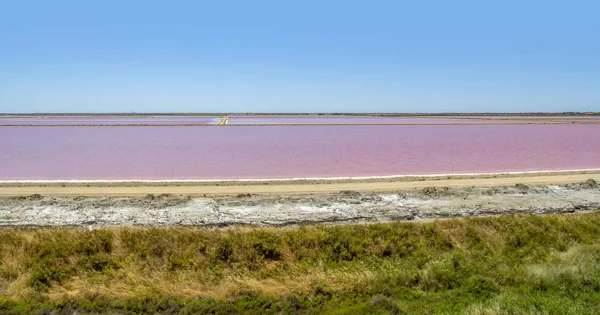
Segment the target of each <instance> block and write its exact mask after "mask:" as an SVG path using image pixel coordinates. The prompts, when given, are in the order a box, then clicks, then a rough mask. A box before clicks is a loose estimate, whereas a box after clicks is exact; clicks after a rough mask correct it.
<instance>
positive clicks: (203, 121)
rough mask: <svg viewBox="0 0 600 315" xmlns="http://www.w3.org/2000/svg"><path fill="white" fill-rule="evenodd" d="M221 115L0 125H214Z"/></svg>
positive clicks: (17, 120) (6, 120)
mask: <svg viewBox="0 0 600 315" xmlns="http://www.w3.org/2000/svg"><path fill="white" fill-rule="evenodd" d="M220 119H221V117H216V116H215V117H210V116H147V117H124V116H120V117H102V116H91V117H77V116H43V117H31V116H30V117H26V116H22V117H0V125H110V126H118V125H185V124H194V125H215V124H217V123H218V122H219V120H220Z"/></svg>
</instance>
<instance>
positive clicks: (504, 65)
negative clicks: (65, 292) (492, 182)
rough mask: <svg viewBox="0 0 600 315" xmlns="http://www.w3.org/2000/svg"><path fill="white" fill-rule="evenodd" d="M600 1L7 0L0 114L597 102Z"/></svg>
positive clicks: (429, 108) (0, 48)
mask: <svg viewBox="0 0 600 315" xmlns="http://www.w3.org/2000/svg"><path fill="white" fill-rule="evenodd" d="M598 12H600V3H599V2H597V1H577V0H575V1H523V0H521V1H512V0H508V1H460V0H458V1H427V0H425V1H411V2H407V1H375V0H371V1H351V0H347V1H324V0H322V1H312V0H308V1H307V0H305V1H260V0H256V1H227V0H221V1H175V0H173V1H137V0H136V1H133V0H132V1H123V0H122V1H113V0H104V1H61V0H54V1H41V0H40V1H29V0H3V1H1V2H0V112H131V111H135V112H527V111H592V110H593V111H600V40H598V34H600V19H599V18H598Z"/></svg>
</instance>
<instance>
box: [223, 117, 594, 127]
mask: <svg viewBox="0 0 600 315" xmlns="http://www.w3.org/2000/svg"><path fill="white" fill-rule="evenodd" d="M555 118H556V119H555ZM573 121H575V122H600V118H598V119H592V118H585V117H562V116H555V117H518V116H460V117H459V116H438V117H383V116H328V115H323V116H313V115H310V116H309V115H307V116H275V115H274V116H229V120H228V122H227V124H228V125H345V124H347V125H371V124H372V125H377V124H379V125H394V124H399V125H462V124H523V123H529V122H536V123H544V122H547V123H551V122H563V123H565V122H573Z"/></svg>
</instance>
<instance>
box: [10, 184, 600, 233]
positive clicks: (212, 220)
mask: <svg viewBox="0 0 600 315" xmlns="http://www.w3.org/2000/svg"><path fill="white" fill-rule="evenodd" d="M598 209H600V184H599V183H598V182H596V181H594V180H588V181H586V182H582V183H577V184H569V185H539V186H527V185H523V184H517V185H515V186H509V187H469V188H434V187H431V188H424V189H419V190H413V191H402V192H398V191H396V192H394V191H390V192H386V193H358V192H353V191H341V192H339V193H336V194H323V195H236V196H221V197H190V196H180V195H177V196H176V195H147V196H145V197H85V196H77V197H57V196H41V195H31V196H21V197H4V198H0V225H2V226H90V225H92V226H96V225H97V226H123V225H150V226H169V225H193V226H230V225H272V226H285V225H294V224H313V223H336V222H385V221H393V220H407V221H408V220H427V219H435V218H449V217H466V216H485V215H497V214H504V213H563V212H575V211H585V210H598Z"/></svg>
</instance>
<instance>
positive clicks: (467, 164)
mask: <svg viewBox="0 0 600 315" xmlns="http://www.w3.org/2000/svg"><path fill="white" fill-rule="evenodd" d="M0 166H1V167H0V180H72V179H79V180H84V179H87V180H106V179H112V180H128V179H140V180H161V179H263V178H273V179H275V178H298V177H347V176H384V175H402V174H436V173H442V174H447V173H485V172H506V171H538V170H567V169H590V168H600V125H509V126H472V125H462V126H308V127H303V126H287V127H285V126H282V127H279V126H265V127H262V126H255V127H0Z"/></svg>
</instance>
